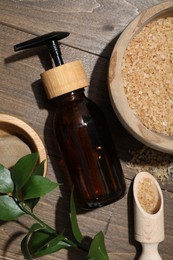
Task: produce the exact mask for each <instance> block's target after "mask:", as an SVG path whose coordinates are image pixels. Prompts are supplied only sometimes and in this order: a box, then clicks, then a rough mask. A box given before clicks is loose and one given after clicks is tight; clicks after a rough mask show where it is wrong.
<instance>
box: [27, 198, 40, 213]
mask: <svg viewBox="0 0 173 260" xmlns="http://www.w3.org/2000/svg"><path fill="white" fill-rule="evenodd" d="M39 200H40V198H36V199H29V200H25V204H26V205H27V206H28V207H29V208H30V209H31V210H33V209H34V207H35V206H36V205H37V203H38V202H39Z"/></svg>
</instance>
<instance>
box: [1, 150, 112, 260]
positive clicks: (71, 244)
mask: <svg viewBox="0 0 173 260" xmlns="http://www.w3.org/2000/svg"><path fill="white" fill-rule="evenodd" d="M43 172H44V161H43V162H41V163H40V164H38V153H32V154H29V155H26V156H24V157H22V158H21V159H20V160H19V161H18V162H17V163H16V164H15V165H14V167H13V168H12V169H11V170H9V169H7V168H5V167H4V166H3V165H1V164H0V212H1V214H0V220H3V221H10V220H16V219H18V218H19V217H20V216H22V215H27V216H30V217H32V218H33V219H34V220H35V221H36V222H35V223H34V224H33V225H32V226H31V227H30V228H29V230H28V232H27V234H26V235H25V237H24V238H23V240H22V242H21V251H22V253H23V256H24V258H25V259H27V260H31V259H34V258H37V257H41V256H44V255H48V254H51V253H54V252H57V251H59V250H61V249H70V248H79V249H81V250H84V251H85V252H86V253H87V259H90V260H108V259H109V258H108V255H107V251H106V247H105V243H104V235H103V233H102V232H99V233H97V234H96V235H95V237H94V238H93V239H92V242H91V245H90V247H89V248H88V249H86V248H85V247H84V246H83V241H84V236H83V235H82V233H81V231H80V228H79V226H78V222H77V215H76V207H75V202H74V197H73V193H71V198H70V221H71V227H72V233H73V235H74V241H72V240H71V239H69V238H68V237H66V236H65V234H64V233H60V232H57V231H56V230H55V229H54V228H52V227H50V226H49V225H47V224H46V223H44V222H43V221H42V220H41V219H40V218H39V217H38V216H36V215H35V214H34V212H33V209H34V207H35V206H36V204H37V203H38V202H39V199H40V197H42V196H44V195H46V194H47V193H49V192H51V191H52V190H54V189H55V188H57V187H58V184H57V183H55V182H52V181H50V180H49V179H47V178H46V177H43Z"/></svg>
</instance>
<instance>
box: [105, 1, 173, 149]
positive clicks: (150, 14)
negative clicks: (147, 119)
mask: <svg viewBox="0 0 173 260" xmlns="http://www.w3.org/2000/svg"><path fill="white" fill-rule="evenodd" d="M170 16H173V1H167V2H163V3H161V4H158V5H156V6H153V7H151V8H149V9H147V10H146V11H144V12H143V13H141V14H140V15H138V16H137V17H136V18H135V19H134V20H133V21H132V22H131V23H130V24H129V25H128V26H127V28H126V29H125V30H124V31H123V33H122V34H121V36H120V37H119V39H118V41H117V43H116V45H115V47H114V49H113V52H112V55H111V58H110V64H109V73H108V83H109V93H110V98H111V103H112V106H113V108H114V111H115V113H116V115H117V117H118V118H119V120H120V121H121V123H122V124H123V125H124V127H125V128H126V129H127V130H128V131H129V132H130V133H131V134H132V135H133V136H134V137H135V138H136V139H138V140H139V141H141V142H142V143H144V144H145V145H147V146H149V147H151V148H154V149H156V150H160V151H162V152H167V153H173V136H171V135H164V134H162V133H158V132H155V131H153V130H150V129H148V128H147V127H145V126H144V124H143V123H142V122H141V121H140V120H139V117H137V116H136V115H135V113H134V112H133V111H132V109H131V108H130V106H129V103H128V100H127V97H126V94H125V91H124V85H123V84H124V83H123V78H122V62H123V57H124V53H125V51H126V48H127V47H128V45H129V43H130V42H131V40H132V39H133V37H134V36H136V35H137V34H138V33H139V32H140V31H141V29H142V28H143V27H144V26H146V25H147V24H148V23H150V22H151V21H153V20H155V19H158V18H162V17H170ZM170 34H171V32H170Z"/></svg>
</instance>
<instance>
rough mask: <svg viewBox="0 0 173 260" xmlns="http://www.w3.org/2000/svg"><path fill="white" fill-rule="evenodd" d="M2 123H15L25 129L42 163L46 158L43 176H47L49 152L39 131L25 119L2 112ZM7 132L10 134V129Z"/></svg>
mask: <svg viewBox="0 0 173 260" xmlns="http://www.w3.org/2000/svg"><path fill="white" fill-rule="evenodd" d="M1 123H4V124H9V125H15V127H16V128H19V129H21V130H22V131H24V132H25V133H26V134H27V135H28V136H29V137H30V138H31V139H32V142H33V144H34V146H35V147H36V149H37V150H38V154H39V161H40V163H41V162H42V161H44V160H45V164H44V174H43V176H44V177H45V176H46V175H47V168H48V163H47V153H46V149H45V146H44V144H43V141H42V140H41V137H40V136H39V135H38V133H37V132H36V131H35V130H34V129H33V128H32V127H31V126H30V125H29V124H27V123H26V122H25V121H23V120H22V119H20V118H18V117H16V116H13V115H9V114H3V113H0V125H1ZM0 127H1V126H0ZM7 132H8V133H9V134H10V131H7Z"/></svg>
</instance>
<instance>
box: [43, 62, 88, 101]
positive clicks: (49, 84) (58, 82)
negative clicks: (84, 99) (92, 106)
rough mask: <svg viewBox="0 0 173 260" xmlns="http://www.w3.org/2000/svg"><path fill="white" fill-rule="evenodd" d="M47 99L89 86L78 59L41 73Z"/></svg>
mask: <svg viewBox="0 0 173 260" xmlns="http://www.w3.org/2000/svg"><path fill="white" fill-rule="evenodd" d="M41 79H42V82H43V84H44V88H45V91H46V94H47V97H48V99H51V98H54V97H57V96H60V95H63V94H66V93H69V92H71V91H74V90H77V89H80V88H85V87H88V86H89V81H88V78H87V75H86V72H85V70H84V67H83V65H82V63H81V62H80V61H72V62H69V63H66V64H63V65H61V66H59V67H55V68H53V69H50V70H47V71H45V72H43V73H42V74H41Z"/></svg>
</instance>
